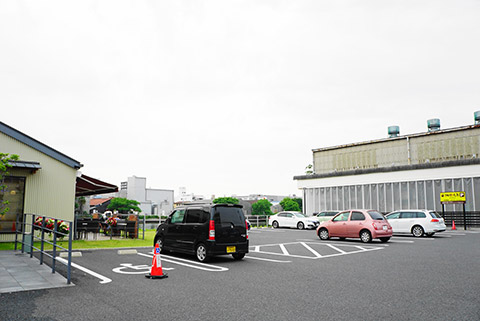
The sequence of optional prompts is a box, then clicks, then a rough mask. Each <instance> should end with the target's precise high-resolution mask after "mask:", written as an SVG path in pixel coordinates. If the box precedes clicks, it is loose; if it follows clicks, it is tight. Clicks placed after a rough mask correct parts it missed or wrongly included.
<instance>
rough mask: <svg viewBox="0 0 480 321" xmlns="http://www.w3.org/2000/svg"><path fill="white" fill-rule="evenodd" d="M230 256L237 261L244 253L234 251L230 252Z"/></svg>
mask: <svg viewBox="0 0 480 321" xmlns="http://www.w3.org/2000/svg"><path fill="white" fill-rule="evenodd" d="M232 256H233V259H235V260H237V261H239V260H241V259H243V258H244V257H245V253H235V254H232Z"/></svg>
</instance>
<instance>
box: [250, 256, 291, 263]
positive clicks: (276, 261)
mask: <svg viewBox="0 0 480 321" xmlns="http://www.w3.org/2000/svg"><path fill="white" fill-rule="evenodd" d="M245 258H246V259H254V260H260V261H268V262H274V263H291V262H292V261H280V260H272V259H265V258H263V257H256V256H250V255H248V256H245Z"/></svg>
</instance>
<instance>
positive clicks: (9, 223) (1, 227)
mask: <svg viewBox="0 0 480 321" xmlns="http://www.w3.org/2000/svg"><path fill="white" fill-rule="evenodd" d="M3 184H5V185H6V186H7V188H6V189H5V190H0V201H8V205H7V206H8V207H9V208H10V210H9V211H8V212H7V213H6V214H4V215H3V216H0V232H2V233H15V223H16V221H17V218H18V219H19V220H21V219H22V217H23V199H24V194H25V177H14V176H7V177H5V179H4V181H3Z"/></svg>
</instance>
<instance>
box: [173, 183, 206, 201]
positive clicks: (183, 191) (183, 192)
mask: <svg viewBox="0 0 480 321" xmlns="http://www.w3.org/2000/svg"><path fill="white" fill-rule="evenodd" d="M178 190H179V196H177V197H176V198H175V202H176V203H184V202H194V201H204V200H205V197H204V196H203V195H195V194H193V193H190V194H187V188H186V187H180V188H179V189H178Z"/></svg>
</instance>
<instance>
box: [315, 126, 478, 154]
mask: <svg viewBox="0 0 480 321" xmlns="http://www.w3.org/2000/svg"><path fill="white" fill-rule="evenodd" d="M475 128H480V125H468V126H462V127H454V128H447V129H439V130H435V131H431V132H423V133H417V134H409V135H402V136H397V137H387V138H380V139H375V140H369V141H364V142H359V143H351V144H344V145H337V146H330V147H323V148H315V149H312V152H314V153H315V152H323V151H327V150H334V149H341V148H347V147H354V146H361V145H368V144H377V143H383V142H391V141H393V140H399V139H407V138H414V137H421V136H429V135H439V134H445V133H450V132H456V131H464V130H470V129H475Z"/></svg>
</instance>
